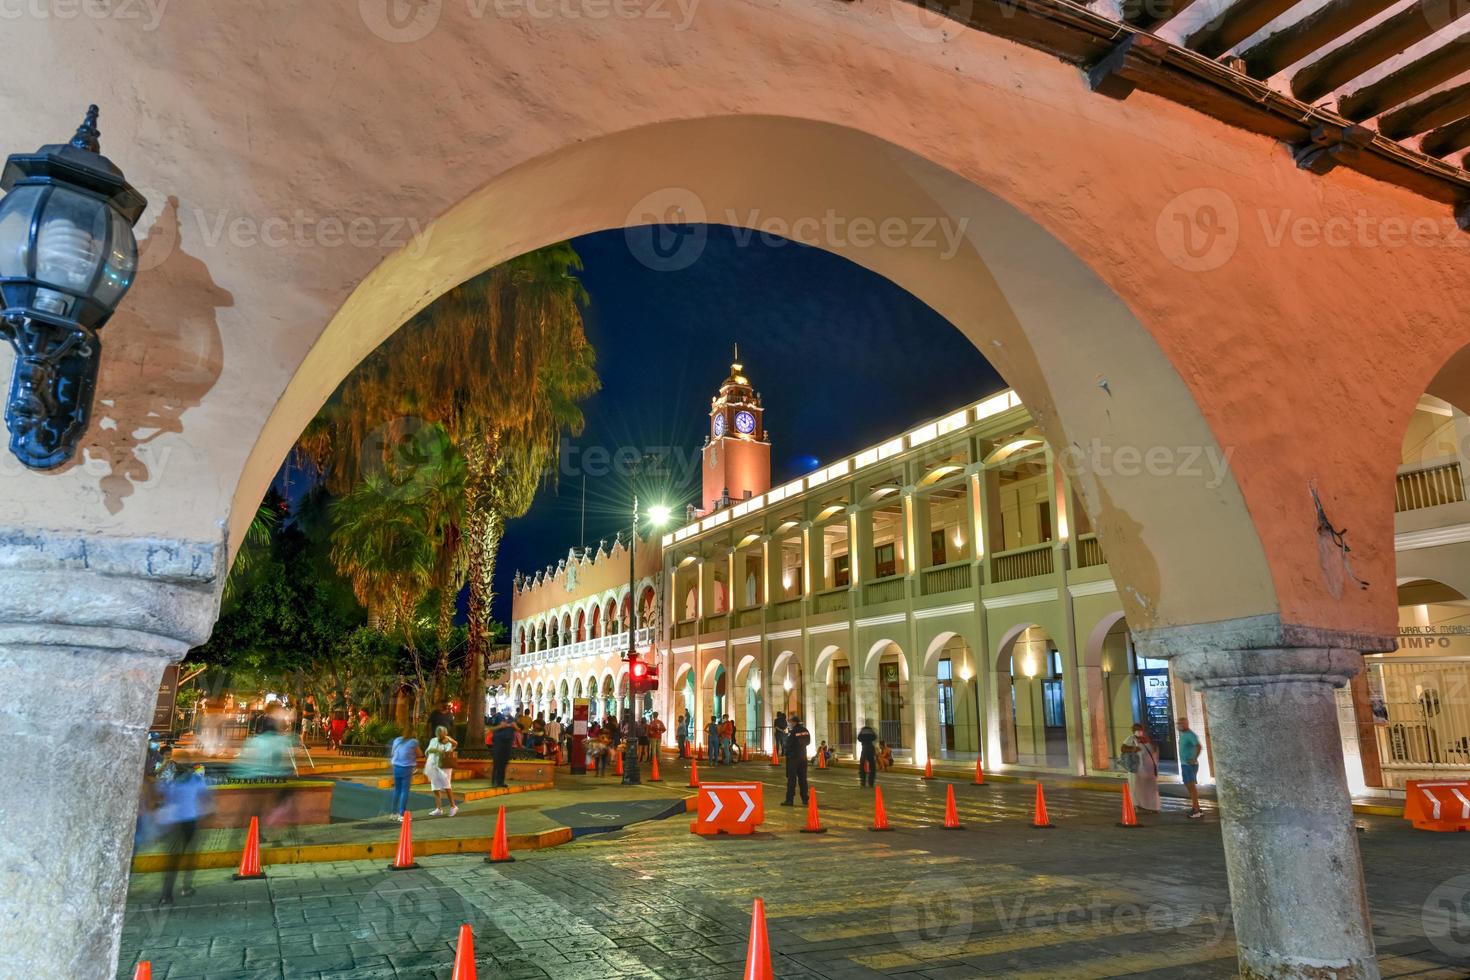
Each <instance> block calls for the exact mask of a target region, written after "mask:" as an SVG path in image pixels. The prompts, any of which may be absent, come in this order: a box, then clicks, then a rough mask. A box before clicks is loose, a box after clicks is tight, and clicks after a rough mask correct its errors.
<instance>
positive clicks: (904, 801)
mask: <svg viewBox="0 0 1470 980" xmlns="http://www.w3.org/2000/svg"><path fill="white" fill-rule="evenodd" d="M669 768H670V771H671V772H682V770H679V769H676V768H675V767H672V766H671V767H669ZM702 775H703V776H704V778H705V779H706V780H708V781H714V780H716V779H720V780H723V779H724V778H725V776H726V775H727V771H726V770H722V769H717V768H705V769H702ZM734 776H735V777H736V778H740V779H752V778H754V779H762V780H765V781H767V786H766V813H767V822H766V824H765V826H764V828H763V832H762V833H760V834H758V835H756V836H754V837H752V838H745V839H737V838H720V839H712V840H707V839H703V838H700V837H696V836H694V835H692V834H690V833H689V826H688V820H687V819H685V818H683V817H674V818H670V819H664V820H653V821H647V822H643V823H639V824H636V825H634V826H632V827H630V828H628V829H626V830H624V831H622V832H617V833H607V834H593V835H586V836H581V837H579V838H578V839H577V840H576V841H575V842H573V843H571V844H567V845H565V846H562V847H559V848H554V849H550V850H542V851H535V852H522V853H519V854H518V855H517V858H518V859H517V861H516V862H515V863H513V864H504V865H494V866H492V865H487V864H485V863H484V862H483V861H481V860H480V859H479V858H477V857H461V856H449V855H445V856H434V857H426V858H423V859H422V860H421V862H420V863H421V865H422V867H421V868H420V869H419V870H415V871H403V872H390V871H387V870H385V865H384V862H382V861H357V862H344V863H334V864H297V865H284V866H278V867H269V868H267V873H268V877H267V878H266V879H265V880H264V881H245V882H235V881H232V880H230V875H229V873H228V872H226V871H203V872H200V873H199V874H198V876H197V879H196V887H197V893H196V894H194V895H192V896H190V897H188V898H182V899H180V900H179V903H178V904H177V905H175V906H172V907H166V908H161V907H159V906H158V904H157V901H156V898H157V895H158V892H159V884H160V883H159V878H160V876H159V875H157V874H138V875H134V876H133V879H132V883H131V890H130V895H129V899H128V911H127V919H126V923H125V928H124V934H123V952H122V962H121V966H120V968H119V976H121V977H130V976H131V975H132V969H133V965H134V963H135V962H136V961H137V960H138V959H139V958H143V957H146V958H149V959H150V960H151V962H152V964H153V967H154V976H155V977H159V978H164V977H166V978H169V980H182V978H189V977H221V978H223V977H289V978H299V977H300V978H305V977H322V978H327V977H333V978H336V977H341V978H349V977H365V978H388V977H434V976H438V977H447V976H448V975H449V971H450V967H451V964H452V961H453V955H454V952H453V941H454V937H455V935H456V932H457V930H458V927H459V924H460V923H461V922H468V923H470V924H471V925H472V926H473V927H474V930H475V940H476V954H477V960H478V964H479V971H480V976H482V977H494V978H510V980H519V978H566V980H599V978H604V977H608V978H611V977H662V978H690V980H692V978H701V980H703V978H719V977H727V976H729V977H734V976H739V975H740V970H741V967H742V965H743V960H744V956H745V948H746V941H747V937H748V930H749V922H750V906H751V900H752V898H754V897H755V896H760V897H762V898H764V899H765V902H766V908H767V914H768V917H769V923H770V940H771V946H772V948H773V950H774V951H775V969H776V975H777V976H778V977H782V978H819V977H820V978H860V977H878V976H896V977H910V978H916V980H917V978H934V980H939V978H946V980H949V978H962V977H980V976H1008V977H1026V976H1033V977H1051V978H1068V977H1077V978H1081V977H1114V976H1157V977H1178V976H1190V977H1227V976H1233V975H1235V971H1236V957H1235V944H1234V939H1233V934H1232V931H1231V926H1230V914H1229V908H1230V906H1229V896H1228V892H1227V886H1226V880H1225V864H1224V858H1223V855H1222V852H1221V847H1220V833H1219V825H1218V822H1217V819H1216V813H1215V811H1214V810H1213V807H1212V806H1211V805H1210V804H1208V803H1207V807H1208V808H1209V809H1208V813H1207V817H1206V819H1205V820H1204V821H1190V820H1188V819H1187V818H1186V816H1185V812H1186V810H1185V806H1184V804H1183V803H1182V802H1181V801H1179V800H1174V799H1166V800H1165V808H1166V809H1165V812H1164V813H1163V814H1161V815H1159V816H1147V815H1145V816H1144V817H1143V820H1142V822H1143V823H1144V824H1145V825H1146V826H1144V827H1143V828H1141V829H1138V830H1123V829H1119V828H1117V827H1115V826H1114V824H1115V822H1116V820H1117V816H1118V814H1117V804H1118V799H1117V796H1116V794H1112V793H1106V792H1097V791H1089V790H1065V789H1056V790H1053V791H1051V792H1049V793H1048V795H1047V802H1048V804H1049V809H1050V814H1051V818H1052V821H1053V822H1054V823H1055V824H1056V825H1057V826H1056V829H1052V830H1035V829H1032V828H1031V827H1030V826H1029V818H1030V813H1031V804H1032V796H1033V792H1034V791H1033V790H1032V789H1031V787H1030V786H1029V785H1017V784H1000V783H994V784H992V785H989V786H986V787H973V786H969V785H967V784H963V783H956V784H955V789H956V796H957V799H958V801H959V808H960V816H961V819H962V821H963V823H964V825H965V829H963V830H961V831H944V830H941V829H939V825H940V824H941V822H942V816H943V807H944V785H945V783H944V782H943V781H940V780H937V781H935V782H932V783H926V782H923V781H922V780H920V779H918V778H917V777H916V776H912V775H907V774H904V775H890V776H888V777H887V778H885V779H884V780H883V782H882V784H881V785H882V786H883V789H884V794H885V802H886V804H887V809H888V814H889V818H890V821H891V822H892V824H893V825H894V827H895V828H896V829H895V831H894V832H893V833H888V834H880V833H872V832H870V831H869V830H867V829H866V828H867V826H868V824H869V823H870V822H871V813H872V811H871V791H866V790H860V789H859V788H858V786H857V785H856V782H857V781H856V779H855V777H854V774H853V771H852V770H851V769H846V770H832V771H829V772H817V773H813V785H814V787H815V788H816V789H817V790H818V799H819V802H820V804H821V809H822V820H823V823H824V824H825V825H826V826H828V827H829V828H830V830H829V832H828V833H826V834H823V835H807V834H801V833H798V832H797V831H798V829H799V828H800V827H801V826H802V823H803V821H804V819H805V813H804V811H803V810H802V809H801V808H800V807H799V806H798V807H792V808H789V809H788V808H785V807H781V806H779V805H777V804H778V803H779V802H780V797H781V792H779V791H778V787H777V785H776V784H775V780H776V778H777V777H776V774H775V772H774V771H773V770H770V769H769V768H768V767H766V766H764V765H759V764H751V765H746V766H741V767H737V769H736V771H735V773H734ZM559 779H560V780H561V781H563V782H565V781H567V779H568V777H565V776H562V777H559ZM667 785H668V784H665V786H667ZM675 785H678V784H677V783H676V784H675ZM667 793H668V789H666V788H657V789H655V788H652V787H640V788H629V789H628V790H626V794H627V796H628V798H630V799H641V798H643V797H645V796H652V795H667ZM534 795H535V794H527V795H526V797H525V798H526V799H529V798H530V797H533V796H534ZM483 812H484V811H481V813H482V814H483ZM456 819H463V815H461V817H460V818H456ZM475 819H477V820H479V819H485V818H484V817H483V816H476V817H475ZM423 822H424V823H428V821H427V820H425V821H423ZM1357 822H1358V824H1359V826H1360V827H1362V828H1363V832H1362V833H1360V834H1359V840H1360V843H1361V845H1362V851H1363V857H1364V863H1365V865H1366V869H1367V879H1368V893H1369V899H1370V901H1371V903H1372V908H1373V925H1374V932H1375V938H1376V941H1377V944H1378V950H1379V956H1380V963H1381V965H1382V968H1383V972H1384V975H1385V976H1389V977H1409V976H1412V977H1426V978H1428V977H1435V978H1452V977H1454V978H1459V977H1465V976H1467V975H1470V936H1467V935H1464V934H1463V932H1457V931H1455V928H1454V927H1455V926H1457V925H1458V926H1460V927H1463V925H1464V919H1463V918H1461V919H1459V920H1455V919H1454V918H1453V916H1454V914H1455V912H1456V910H1460V909H1462V908H1463V903H1464V902H1465V901H1466V899H1467V896H1470V876H1467V875H1466V874H1465V872H1466V871H1467V869H1470V860H1467V858H1470V849H1467V848H1470V841H1467V840H1466V839H1465V838H1464V837H1461V836H1458V835H1448V834H1426V833H1417V832H1414V831H1413V830H1411V829H1410V828H1409V827H1408V825H1407V823H1405V822H1404V821H1402V820H1397V819H1392V818H1386V817H1359V818H1357ZM1457 903H1459V904H1457ZM1426 909H1428V911H1426Z"/></svg>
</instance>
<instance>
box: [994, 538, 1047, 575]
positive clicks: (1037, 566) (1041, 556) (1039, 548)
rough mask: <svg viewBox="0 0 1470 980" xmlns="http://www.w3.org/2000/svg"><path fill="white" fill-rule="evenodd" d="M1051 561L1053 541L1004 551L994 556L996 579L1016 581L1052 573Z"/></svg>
mask: <svg viewBox="0 0 1470 980" xmlns="http://www.w3.org/2000/svg"><path fill="white" fill-rule="evenodd" d="M1051 562H1052V558H1051V542H1046V543H1045V544H1034V545H1031V546H1030V547H1027V548H1016V549H1013V550H1011V551H1003V552H1001V553H1000V554H998V555H996V556H995V558H994V566H993V567H994V569H995V580H996V581H997V582H1014V581H1016V580H1017V579H1023V578H1034V577H1035V576H1037V575H1050V574H1051V570H1052V564H1051Z"/></svg>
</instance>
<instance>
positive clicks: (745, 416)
mask: <svg viewBox="0 0 1470 980" xmlns="http://www.w3.org/2000/svg"><path fill="white" fill-rule="evenodd" d="M735 431H736V432H743V433H745V434H746V435H750V434H751V433H752V432H754V431H755V416H754V415H751V414H750V413H749V412H737V413H736V415H735Z"/></svg>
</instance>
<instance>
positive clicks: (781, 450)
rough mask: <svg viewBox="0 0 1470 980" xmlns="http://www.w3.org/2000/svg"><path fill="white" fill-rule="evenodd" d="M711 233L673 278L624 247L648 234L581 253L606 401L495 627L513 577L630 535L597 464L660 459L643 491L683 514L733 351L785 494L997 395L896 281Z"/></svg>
mask: <svg viewBox="0 0 1470 980" xmlns="http://www.w3.org/2000/svg"><path fill="white" fill-rule="evenodd" d="M704 230H705V231H707V237H705V240H704V246H703V251H702V252H701V253H699V258H698V259H697V260H696V261H694V262H693V263H692V264H689V265H688V266H687V267H685V268H682V269H678V270H675V271H665V270H662V269H651V268H649V267H648V266H647V265H645V264H644V263H642V262H640V261H639V259H638V258H637V257H635V253H637V254H646V252H645V251H644V249H643V247H642V243H640V242H639V241H638V240H636V239H635V240H634V241H633V246H634V247H633V248H631V249H630V246H629V237H628V236H629V235H638V234H644V235H646V234H647V232H646V231H642V232H640V231H638V230H635V231H632V232H626V233H625V232H623V231H612V232H603V233H599V234H595V235H588V236H585V237H583V238H579V239H577V240H576V241H575V242H574V244H575V246H576V249H577V251H578V253H580V255H581V256H582V261H583V264H584V266H585V269H584V271H583V273H582V280H583V282H584V283H585V285H586V287H587V292H588V293H589V294H590V296H591V306H590V308H589V309H588V310H587V315H586V320H587V334H588V337H589V339H590V340H591V341H592V344H593V346H594V347H595V348H596V349H597V354H598V368H599V373H600V375H601V377H602V390H601V391H600V392H599V393H598V394H596V395H594V396H593V397H592V398H590V399H589V400H588V401H587V402H586V403H584V406H583V408H584V411H585V413H586V416H587V427H586V430H585V431H584V432H583V434H582V435H581V436H580V437H578V438H575V439H568V440H567V446H566V448H565V449H564V451H563V454H562V466H561V467H560V470H561V472H560V479H559V481H558V485H557V486H555V487H550V486H548V487H547V488H546V489H544V490H543V491H542V492H541V494H540V495H539V496H538V497H537V499H536V502H535V504H534V505H533V506H532V508H531V510H530V512H529V513H528V514H527V515H526V516H524V517H522V518H520V519H518V520H515V521H512V522H511V523H510V525H509V527H508V529H507V531H506V536H505V542H504V544H503V546H502V548H501V552H500V560H499V565H498V567H497V579H498V582H497V590H496V591H497V597H496V601H495V605H494V613H495V616H496V618H497V619H498V620H499V621H500V622H503V623H508V621H509V617H510V595H509V588H510V584H511V578H512V576H513V575H514V574H515V571H516V569H521V570H524V571H534V570H535V569H537V568H544V567H545V566H546V565H548V564H551V565H555V564H556V562H557V560H558V559H559V558H562V557H565V555H566V553H567V549H568V548H569V547H572V546H575V545H578V544H581V543H583V542H584V540H585V542H586V543H588V544H594V545H595V544H596V543H597V541H598V539H600V538H604V537H606V538H609V539H610V538H611V537H612V536H613V535H614V534H615V533H616V532H617V530H618V529H619V528H620V527H626V526H627V524H628V517H627V514H628V510H629V507H630V503H629V501H628V494H629V490H630V482H629V480H628V478H627V477H626V476H623V475H621V474H620V473H618V472H616V470H617V469H618V467H616V466H615V465H608V466H603V465H600V464H601V460H602V458H603V457H602V456H601V453H602V452H605V453H606V455H607V456H608V457H612V456H614V455H615V454H617V453H618V452H619V451H622V452H623V454H624V456H625V457H626V456H627V455H630V452H631V451H636V452H637V453H639V454H641V453H646V452H657V453H660V454H661V455H662V457H663V458H664V459H665V460H666V461H668V464H669V465H667V467H666V469H667V470H668V471H669V474H670V475H669V477H667V478H665V479H662V480H649V479H640V480H639V481H638V482H639V485H640V486H643V488H644V489H643V492H644V493H645V494H648V495H649V496H652V495H655V494H661V495H663V496H665V497H666V499H667V502H668V503H669V504H671V505H674V506H675V509H676V512H677V513H680V514H682V511H683V505H684V504H685V503H686V502H690V501H693V500H694V499H695V497H696V496H697V495H698V490H699V478H700V473H699V470H698V466H697V461H698V451H699V446H700V444H701V443H702V441H703V439H704V435H705V432H706V430H707V427H708V413H709V402H710V398H711V397H713V396H714V395H715V394H716V392H717V391H718V389H719V385H720V382H721V381H723V380H724V378H725V376H726V375H727V374H728V373H729V366H730V357H731V346H732V345H733V344H734V343H737V342H738V343H739V344H740V355H741V358H742V360H743V361H744V364H745V374H746V376H747V377H749V378H750V382H751V384H753V385H754V386H755V388H756V390H757V391H759V392H760V393H761V397H762V402H763V404H764V405H765V409H766V414H765V422H766V427H767V429H768V430H769V431H770V433H771V443H772V445H771V469H772V474H771V475H772V480H773V481H774V483H776V484H779V483H781V482H783V481H785V480H788V479H791V478H793V477H795V476H797V475H799V474H800V473H802V472H805V471H806V470H807V469H811V468H812V467H813V466H814V465H816V463H815V462H814V461H813V460H815V461H818V462H821V463H826V462H828V461H830V460H834V459H838V458H840V457H842V456H844V455H846V454H848V453H851V452H853V451H854V450H858V449H862V448H864V447H866V446H869V445H872V444H873V443H876V442H879V441H880V440H882V439H884V438H885V437H887V436H890V435H892V434H893V433H894V432H895V431H897V430H899V429H903V428H907V427H908V426H910V425H912V424H913V423H915V422H918V421H920V420H922V419H924V418H926V417H929V416H933V415H938V414H940V413H941V412H944V411H946V410H948V409H951V408H954V407H956V406H958V405H961V404H963V403H964V402H966V401H967V400H973V399H976V398H979V397H980V396H982V395H985V394H987V393H989V392H991V391H995V390H997V389H998V388H1000V387H1002V382H1001V380H1000V378H999V377H998V376H997V375H996V373H995V371H994V370H993V369H992V368H991V367H990V365H989V364H988V363H987V362H986V361H985V359H984V358H983V357H982V356H981V355H980V353H979V351H977V350H976V349H975V347H974V345H972V344H971V343H970V342H969V341H968V340H966V339H965V338H964V336H963V335H961V334H960V332H959V331H958V330H956V329H955V328H954V327H952V326H951V325H950V324H949V323H948V321H946V320H944V319H943V318H942V317H940V316H939V314H937V313H935V312H934V311H933V310H931V309H929V307H927V306H925V305H924V304H923V303H922V302H920V301H919V300H917V299H915V298H914V297H913V296H911V295H910V294H909V293H907V292H905V291H904V290H902V289H900V288H899V287H897V286H895V285H893V284H892V283H890V282H889V281H888V280H886V279H883V278H881V277H879V276H876V275H874V274H873V273H870V272H868V271H867V270H865V269H863V268H861V267H859V266H857V265H853V264H852V263H850V262H848V261H847V260H845V259H841V258H838V257H836V256H834V255H831V254H829V253H827V252H823V251H820V250H818V249H814V248H807V247H805V246H801V245H796V244H794V243H791V242H785V241H776V242H772V241H770V240H763V239H762V238H761V237H760V236H748V235H746V234H745V233H743V232H736V231H734V230H732V229H729V228H726V227H724V226H718V225H713V226H706V228H705V229H704ZM681 264H682V263H681ZM589 450H594V452H592V453H590V454H589V452H588V451H589ZM691 461H693V463H692V464H691ZM610 471H611V472H610ZM584 474H585V476H586V481H585V482H586V532H585V539H584V537H583V533H582V531H581V526H582V520H583V504H582V500H583V476H584ZM680 476H682V477H683V479H679V477H680ZM659 483H662V484H664V486H656V484H659Z"/></svg>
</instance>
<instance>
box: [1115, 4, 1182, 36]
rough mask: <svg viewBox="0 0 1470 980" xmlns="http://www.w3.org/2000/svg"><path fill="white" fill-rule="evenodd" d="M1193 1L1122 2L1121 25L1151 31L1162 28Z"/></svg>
mask: <svg viewBox="0 0 1470 980" xmlns="http://www.w3.org/2000/svg"><path fill="white" fill-rule="evenodd" d="M1193 2H1194V0H1123V2H1122V13H1123V23H1125V24H1127V25H1128V26H1130V27H1136V28H1138V29H1139V30H1143V31H1151V30H1154V29H1155V28H1158V27H1160V26H1162V25H1163V24H1165V23H1167V22H1168V21H1170V20H1171V19H1173V17H1174V15H1175V14H1177V13H1179V11H1181V10H1183V9H1184V8H1185V7H1188V6H1189V5H1190V4H1191V3H1193Z"/></svg>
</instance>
